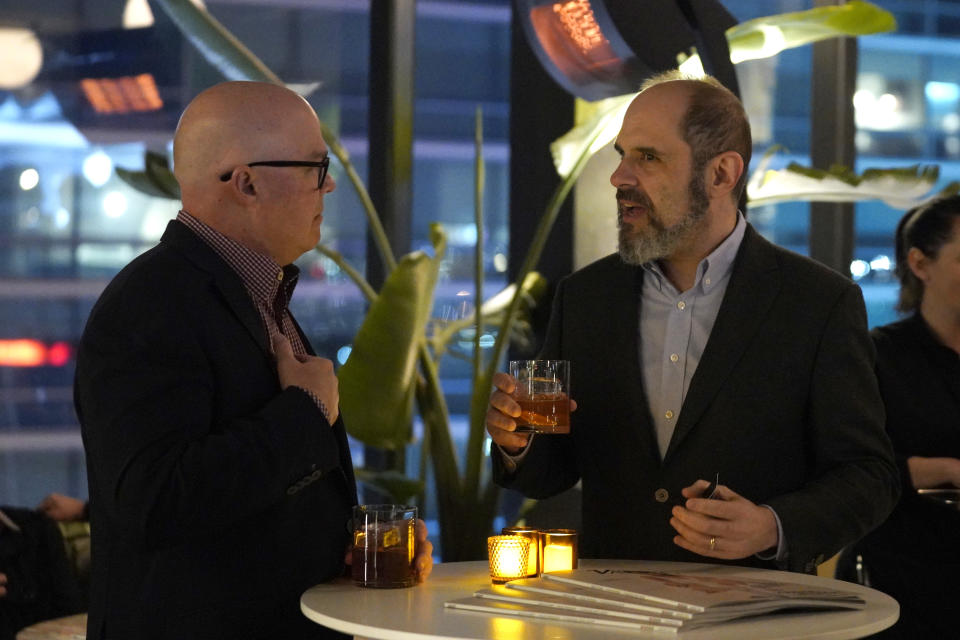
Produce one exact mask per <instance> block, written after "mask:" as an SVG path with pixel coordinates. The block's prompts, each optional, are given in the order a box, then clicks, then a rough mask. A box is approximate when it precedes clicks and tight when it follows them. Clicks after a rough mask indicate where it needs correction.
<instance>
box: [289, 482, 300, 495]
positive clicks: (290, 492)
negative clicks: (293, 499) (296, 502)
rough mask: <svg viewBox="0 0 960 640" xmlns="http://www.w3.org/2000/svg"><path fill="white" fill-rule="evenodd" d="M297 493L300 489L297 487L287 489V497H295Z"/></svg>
mask: <svg viewBox="0 0 960 640" xmlns="http://www.w3.org/2000/svg"><path fill="white" fill-rule="evenodd" d="M298 491H300V487H298V486H297V485H294V486H292V487H289V488H288V489H287V495H288V496H292V495H295V494H296V493H297V492H298Z"/></svg>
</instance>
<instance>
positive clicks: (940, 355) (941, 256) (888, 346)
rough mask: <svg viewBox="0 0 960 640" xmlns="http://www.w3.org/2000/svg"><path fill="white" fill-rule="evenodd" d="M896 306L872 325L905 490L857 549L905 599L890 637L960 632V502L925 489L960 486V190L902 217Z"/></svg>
mask: <svg viewBox="0 0 960 640" xmlns="http://www.w3.org/2000/svg"><path fill="white" fill-rule="evenodd" d="M896 259H897V265H896V273H897V277H898V278H899V279H900V300H899V303H898V305H897V308H898V309H899V310H900V311H903V312H909V313H911V315H910V317H908V318H906V319H904V320H900V321H899V322H894V323H892V324H888V325H886V326H882V327H877V328H875V329H874V330H873V332H872V337H873V340H874V343H875V344H876V347H877V376H878V378H879V381H880V391H881V394H882V395H883V401H884V404H885V406H886V410H887V422H886V428H887V432H888V433H889V434H890V438H891V440H892V441H893V446H894V450H895V453H896V456H897V464H898V466H899V468H900V474H901V482H902V486H903V492H902V495H901V498H900V501H899V503H898V504H897V507H896V508H895V509H894V511H893V513H892V514H891V515H890V518H889V519H888V520H887V521H886V522H885V523H884V524H882V525H881V526H880V527H879V528H878V529H876V530H875V531H874V532H872V533H871V534H869V535H868V536H867V537H866V538H865V539H864V540H862V541H861V543H860V545H859V547H858V550H859V552H860V554H861V555H862V556H863V560H864V565H865V567H866V569H867V574H868V576H869V583H870V585H871V586H872V587H874V588H876V589H879V590H881V591H884V592H885V593H888V594H890V595H891V596H893V597H894V598H896V599H897V601H898V602H899V603H900V620H899V621H898V622H897V624H895V625H894V626H893V627H891V628H889V629H887V630H886V631H885V632H883V633H882V634H879V635H880V637H884V638H949V637H956V633H957V631H956V620H955V618H954V616H953V605H954V602H953V601H954V599H955V598H954V596H955V594H956V590H955V588H951V587H948V586H947V585H951V584H955V583H956V580H957V577H958V576H960V547H958V545H957V541H958V537H960V509H958V508H957V504H956V503H954V504H952V505H951V504H947V503H945V502H942V501H937V500H935V499H932V498H931V497H926V496H923V495H921V494H918V492H917V490H918V489H934V488H957V487H960V196H952V197H949V198H942V199H938V200H934V201H931V202H929V203H927V204H925V205H923V206H920V207H917V208H915V209H912V210H910V211H908V212H907V214H906V215H905V216H904V217H903V218H902V219H901V220H900V223H899V225H898V226H897V237H896Z"/></svg>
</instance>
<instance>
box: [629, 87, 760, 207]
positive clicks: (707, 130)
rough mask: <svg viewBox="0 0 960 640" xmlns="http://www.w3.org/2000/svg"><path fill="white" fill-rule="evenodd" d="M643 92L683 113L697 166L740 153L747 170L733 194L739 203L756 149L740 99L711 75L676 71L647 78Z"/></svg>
mask: <svg viewBox="0 0 960 640" xmlns="http://www.w3.org/2000/svg"><path fill="white" fill-rule="evenodd" d="M640 91H641V95H644V94H648V97H653V96H656V97H659V98H666V99H669V100H673V101H674V102H675V104H676V109H677V111H678V112H679V113H680V114H681V117H680V120H679V127H680V135H682V136H683V138H684V140H685V141H686V143H687V144H688V145H690V149H691V151H692V152H693V161H694V167H696V168H701V167H703V166H704V164H705V163H706V162H707V161H708V160H710V158H713V157H715V156H716V155H718V154H720V153H723V152H725V151H735V152H736V153H738V154H740V157H741V158H742V159H743V166H744V171H743V173H742V175H741V176H740V178H739V180H738V181H737V185H736V187H735V188H734V189H733V190H732V192H731V195H732V198H733V201H734V202H737V201H739V199H740V195H741V193H742V192H743V190H744V189H745V188H746V184H747V172H746V167H748V166H749V165H750V155H751V152H752V149H753V141H752V139H751V135H750V122H749V120H748V119H747V113H746V111H745V110H744V108H743V104H742V103H741V102H740V99H739V98H737V96H736V95H735V94H734V93H733V92H732V91H730V90H729V89H727V88H726V87H724V86H723V85H722V84H721V83H720V81H719V80H717V79H716V78H714V77H712V76H702V77H694V76H689V75H686V74H684V73H682V72H680V71H679V70H676V69H674V70H671V71H666V72H664V73H661V74H657V75H655V76H653V77H651V78H648V79H647V80H646V81H645V82H644V83H643V86H641V88H640Z"/></svg>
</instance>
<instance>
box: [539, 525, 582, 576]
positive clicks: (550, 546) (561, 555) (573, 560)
mask: <svg viewBox="0 0 960 640" xmlns="http://www.w3.org/2000/svg"><path fill="white" fill-rule="evenodd" d="M540 548H541V549H542V553H543V555H542V557H541V559H540V570H541V571H543V572H545V573H546V572H549V571H569V570H571V569H576V568H577V532H576V531H574V530H573V529H547V530H545V531H542V532H541V533H540Z"/></svg>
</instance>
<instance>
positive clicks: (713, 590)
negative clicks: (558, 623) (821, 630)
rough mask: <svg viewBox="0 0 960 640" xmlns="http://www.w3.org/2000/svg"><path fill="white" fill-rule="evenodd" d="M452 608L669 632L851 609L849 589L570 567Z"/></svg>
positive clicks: (854, 603)
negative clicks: (777, 614)
mask: <svg viewBox="0 0 960 640" xmlns="http://www.w3.org/2000/svg"><path fill="white" fill-rule="evenodd" d="M445 605H446V606H447V607H449V608H451V609H468V610H472V611H485V612H488V613H496V614H499V615H515V616H525V617H533V618H541V619H555V620H567V621H572V622H585V623H590V624H601V625H609V626H618V627H630V628H634V629H645V630H648V631H658V632H663V633H668V634H676V633H677V632H678V631H679V630H680V629H681V628H682V629H688V628H694V627H699V626H702V625H707V624H716V623H720V622H725V621H728V620H735V619H738V618H745V617H749V616H758V615H764V614H771V613H775V612H780V611H829V610H857V609H862V608H864V607H865V606H866V603H865V602H864V601H863V600H862V599H861V598H860V597H858V596H857V595H855V594H853V593H850V592H848V591H842V590H839V589H832V588H829V587H820V586H815V585H798V584H796V583H787V582H781V581H777V580H773V579H763V578H743V577H737V576H724V575H712V574H707V573H699V572H696V571H692V572H688V573H684V572H669V571H648V570H636V569H574V570H572V571H558V572H554V573H548V574H544V575H543V577H542V578H530V579H526V580H515V581H512V582H509V583H507V585H505V586H501V587H496V586H495V587H493V588H487V589H481V590H479V591H477V592H475V593H474V595H473V596H472V597H469V598H460V599H458V600H452V601H449V602H447V603H445Z"/></svg>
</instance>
